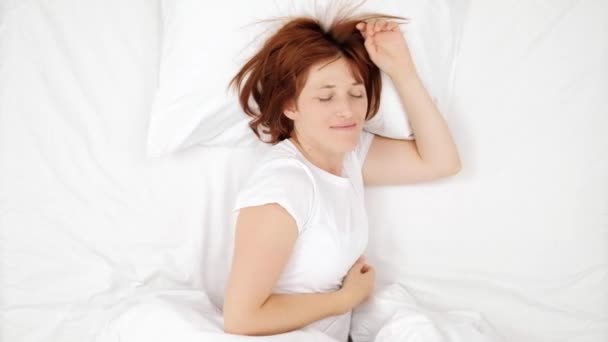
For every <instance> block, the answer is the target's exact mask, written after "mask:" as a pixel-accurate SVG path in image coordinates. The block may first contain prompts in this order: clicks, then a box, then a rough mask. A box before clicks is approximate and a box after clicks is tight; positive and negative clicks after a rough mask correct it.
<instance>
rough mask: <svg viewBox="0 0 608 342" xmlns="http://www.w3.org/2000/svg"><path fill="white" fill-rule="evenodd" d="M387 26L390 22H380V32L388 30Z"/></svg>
mask: <svg viewBox="0 0 608 342" xmlns="http://www.w3.org/2000/svg"><path fill="white" fill-rule="evenodd" d="M388 24H390V22H388V21H386V20H385V21H383V22H382V32H385V31H388V30H389V29H388Z"/></svg>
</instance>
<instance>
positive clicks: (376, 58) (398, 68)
mask: <svg viewBox="0 0 608 342" xmlns="http://www.w3.org/2000/svg"><path fill="white" fill-rule="evenodd" d="M356 27H357V29H358V30H359V31H360V32H361V35H363V38H364V39H365V49H366V50H367V53H368V54H369V56H370V58H371V60H372V62H374V64H376V66H378V68H380V70H382V71H384V72H385V73H386V74H387V75H389V76H390V77H391V78H393V77H394V76H395V75H397V73H406V74H409V73H414V74H415V72H416V69H415V67H414V63H413V62H412V57H411V55H410V50H409V48H408V46H407V42H406V41H405V38H404V37H403V34H402V33H401V31H400V30H399V24H398V23H396V22H394V21H386V20H381V19H371V20H368V21H362V22H360V23H358V24H357V26H356Z"/></svg>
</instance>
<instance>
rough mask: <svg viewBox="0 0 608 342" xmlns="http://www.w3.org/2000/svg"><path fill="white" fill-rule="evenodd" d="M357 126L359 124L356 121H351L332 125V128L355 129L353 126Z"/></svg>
mask: <svg viewBox="0 0 608 342" xmlns="http://www.w3.org/2000/svg"><path fill="white" fill-rule="evenodd" d="M355 126H357V124H355V123H351V124H342V125H336V126H331V128H333V129H343V130H348V129H353V128H355Z"/></svg>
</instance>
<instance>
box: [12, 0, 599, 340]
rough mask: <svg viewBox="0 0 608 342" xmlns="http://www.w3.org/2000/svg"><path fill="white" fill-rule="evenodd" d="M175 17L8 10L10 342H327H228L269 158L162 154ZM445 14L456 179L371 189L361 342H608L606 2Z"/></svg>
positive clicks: (205, 149)
mask: <svg viewBox="0 0 608 342" xmlns="http://www.w3.org/2000/svg"><path fill="white" fill-rule="evenodd" d="M431 3H433V4H434V5H437V4H441V3H447V2H441V1H435V2H431ZM166 4H167V1H153V0H147V1H144V0H132V1H128V2H126V1H119V0H107V1H103V2H100V1H88V0H87V1H83V0H78V1H77V0H47V1H42V0H3V1H2V2H0V234H1V238H0V243H1V245H0V253H1V263H0V267H1V268H0V307H1V313H2V315H1V321H0V323H1V326H0V333H1V334H2V335H1V340H2V341H7V342H34V341H54V342H71V341H74V342H75V341H78V342H81V341H96V342H118V341H122V342H135V341H148V342H150V341H167V340H171V341H195V340H196V341H233V340H244V341H246V340H250V339H256V340H263V341H265V340H269V341H311V340H314V341H326V340H329V339H328V338H327V337H326V336H323V335H320V334H318V333H316V332H314V331H307V330H306V329H302V330H298V331H294V332H291V333H287V334H282V335H275V336H268V337H257V338H253V337H242V336H234V335H228V334H224V333H223V331H222V321H221V304H222V295H223V287H224V284H225V282H226V277H227V274H228V270H229V266H230V258H229V257H230V253H231V242H232V240H231V239H232V237H233V236H232V225H233V223H234V221H233V220H234V217H233V216H231V205H232V203H233V201H234V199H235V196H236V192H237V190H238V187H239V185H240V184H242V183H243V181H244V180H245V178H246V176H247V170H248V169H249V168H250V167H251V166H252V165H253V164H254V163H255V161H256V160H258V158H259V157H260V156H261V154H262V153H263V152H264V150H265V146H262V145H259V144H255V143H252V142H251V141H247V142H241V143H239V144H236V145H234V146H230V144H228V143H227V142H226V141H222V140H221V139H220V138H218V139H217V140H215V142H216V143H214V144H204V143H200V142H199V143H197V142H196V141H190V142H186V143H184V142H183V141H181V142H179V143H180V144H181V145H180V146H181V147H180V148H179V149H175V150H174V151H171V153H162V154H161V155H155V156H152V154H151V153H150V140H149V139H150V137H151V134H152V133H151V131H150V127H151V124H152V121H151V120H152V119H151V113H154V107H155V106H158V98H159V97H158V92H159V89H161V88H162V86H163V74H162V73H161V72H160V71H159V70H161V69H162V68H161V67H162V63H163V60H164V59H165V58H168V57H167V56H166V55H165V54H164V52H163V51H166V50H163V46H164V45H166V44H167V40H166V36H163V35H162V34H161V33H162V32H163V30H164V29H165V27H163V20H165V19H166V18H167V15H168V14H167V13H166V8H167V7H166ZM370 5H373V4H370ZM450 8H451V9H452V10H456V11H458V15H460V17H459V18H461V20H462V22H461V26H459V27H460V30H461V31H460V32H459V36H458V37H459V38H458V39H455V40H453V41H452V44H454V46H452V48H454V49H453V50H452V51H454V52H455V53H454V54H453V55H451V57H450V58H451V59H450V64H449V66H450V67H449V68H448V69H446V70H447V71H446V72H444V73H443V74H446V73H447V74H446V75H448V74H449V75H448V76H449V78H448V80H449V86H450V92H449V96H447V97H446V96H444V97H443V98H442V99H444V102H442V103H441V105H442V109H443V111H442V112H443V113H444V115H445V118H446V120H447V122H448V124H449V126H450V128H451V130H452V132H453V136H454V139H455V140H456V143H457V145H458V147H459V150H460V154H461V160H462V165H463V168H462V170H461V172H460V173H459V174H458V175H456V176H453V177H450V178H447V179H443V180H441V181H436V182H431V183H426V184H417V185H408V186H399V187H396V186H395V187H376V188H368V189H367V190H366V191H367V192H366V204H367V206H368V215H369V220H370V245H369V248H368V255H367V256H368V259H369V261H370V263H372V264H374V265H375V266H376V268H377V270H378V279H377V286H376V289H377V290H376V292H375V294H374V296H372V298H370V300H369V301H368V302H367V303H366V304H364V305H363V306H362V307H361V308H360V309H359V310H358V311H357V312H356V313H355V315H354V320H353V326H352V333H353V338H355V339H356V340H358V341H364V340H370V341H371V340H375V341H395V340H399V341H409V342H413V341H427V342H428V341H452V342H455V341H465V340H467V341H499V340H500V341H510V342H523V341H525V342H558V341H559V342H605V341H608V136H607V135H606V134H605V132H606V130H607V129H608V97H606V94H608V2H605V1H601V0H587V1H585V0H581V1H573V0H559V1H477V0H472V1H460V2H453V3H452V5H451V7H450ZM218 11H219V9H218ZM210 13H211V12H210ZM444 14H445V13H444ZM163 37H164V38H163ZM165 84H166V83H165ZM444 95H445V94H444ZM230 125H232V126H235V127H236V126H238V125H241V126H238V127H237V128H238V129H243V127H244V126H243V125H242V122H241V121H238V122H236V121H235V122H230ZM232 126H231V127H232ZM161 127H163V126H162V125H161ZM165 127H166V126H165ZM239 127H240V128H239ZM222 129H223V130H224V131H225V130H229V129H230V127H224V128H222ZM168 141H169V140H168ZM169 142H171V141H169ZM176 144H177V143H174V145H172V146H176ZM159 146H160V145H159ZM162 146H164V147H166V146H168V145H166V144H165V145H162ZM157 151H159V150H158V149H157ZM397 309H398V310H397ZM490 335H492V339H490V337H489V336H490ZM467 337H468V339H467Z"/></svg>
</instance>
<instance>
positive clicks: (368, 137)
mask: <svg viewBox="0 0 608 342" xmlns="http://www.w3.org/2000/svg"><path fill="white" fill-rule="evenodd" d="M374 136H375V135H374V134H373V133H370V132H368V131H366V130H363V131H361V135H360V136H359V143H358V144H357V147H356V148H355V155H356V156H357V159H358V160H359V163H361V167H363V163H364V162H365V157H366V156H367V152H368V151H369V147H370V146H371V145H372V141H373V140H374Z"/></svg>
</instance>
